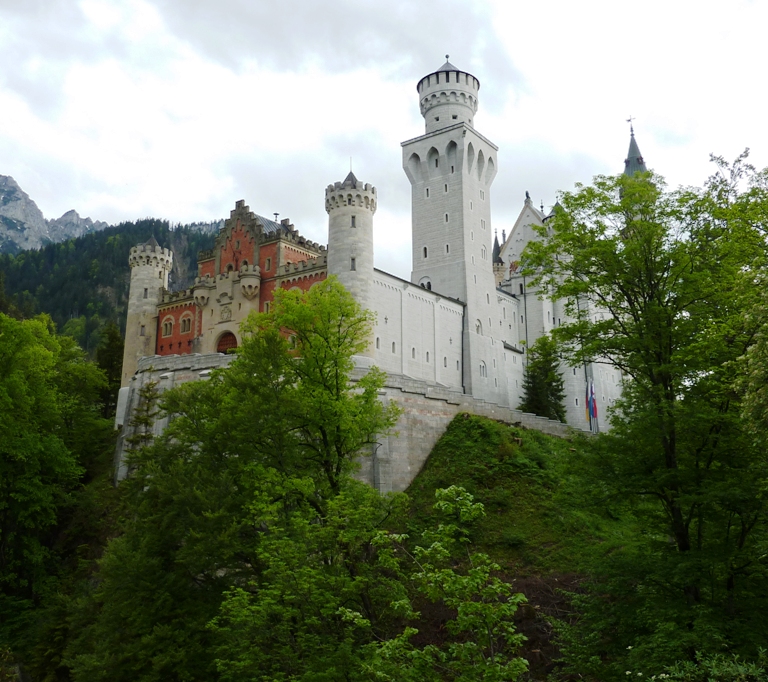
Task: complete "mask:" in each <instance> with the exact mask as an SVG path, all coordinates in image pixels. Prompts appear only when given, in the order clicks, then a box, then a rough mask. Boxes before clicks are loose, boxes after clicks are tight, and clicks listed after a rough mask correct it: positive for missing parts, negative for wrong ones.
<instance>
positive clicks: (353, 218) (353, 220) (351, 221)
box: [349, 216, 357, 227]
mask: <svg viewBox="0 0 768 682" xmlns="http://www.w3.org/2000/svg"><path fill="white" fill-rule="evenodd" d="M349 226H350V227H357V225H355V216H352V217H351V220H350V223H349Z"/></svg>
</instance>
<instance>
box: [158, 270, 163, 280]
mask: <svg viewBox="0 0 768 682" xmlns="http://www.w3.org/2000/svg"><path fill="white" fill-rule="evenodd" d="M157 279H163V271H162V270H161V271H160V272H158V273H157Z"/></svg>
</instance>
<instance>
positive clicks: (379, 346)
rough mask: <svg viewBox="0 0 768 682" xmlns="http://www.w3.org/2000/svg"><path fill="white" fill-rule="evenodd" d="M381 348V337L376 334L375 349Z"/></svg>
mask: <svg viewBox="0 0 768 682" xmlns="http://www.w3.org/2000/svg"><path fill="white" fill-rule="evenodd" d="M379 348H381V339H380V338H379V337H378V336H377V337H376V350H379Z"/></svg>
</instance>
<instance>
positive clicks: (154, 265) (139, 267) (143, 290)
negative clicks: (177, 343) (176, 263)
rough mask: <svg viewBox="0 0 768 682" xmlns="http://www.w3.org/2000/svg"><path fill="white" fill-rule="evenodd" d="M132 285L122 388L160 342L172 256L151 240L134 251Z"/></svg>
mask: <svg viewBox="0 0 768 682" xmlns="http://www.w3.org/2000/svg"><path fill="white" fill-rule="evenodd" d="M128 262H129V263H130V266H131V286H130V290H129V293H128V317H127V319H126V323H125V350H124V351H123V376H122V381H121V383H120V385H121V386H127V385H128V384H129V383H130V381H131V377H133V375H134V373H135V372H136V368H137V366H138V361H139V358H142V357H144V356H145V355H154V354H155V343H156V341H157V305H158V303H160V300H161V298H162V293H163V290H164V289H167V288H168V275H169V273H170V271H171V267H173V253H172V252H171V250H170V249H163V248H161V247H160V245H159V244H158V243H157V241H156V240H155V238H154V237H152V238H151V239H150V240H149V241H148V242H147V243H146V244H139V245H138V246H134V247H133V248H132V249H131V253H130V255H129V256H128Z"/></svg>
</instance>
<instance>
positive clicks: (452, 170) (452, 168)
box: [451, 116, 456, 173]
mask: <svg viewBox="0 0 768 682" xmlns="http://www.w3.org/2000/svg"><path fill="white" fill-rule="evenodd" d="M454 118H456V117H455V116H454ZM453 172H454V167H453V166H451V173H453Z"/></svg>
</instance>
